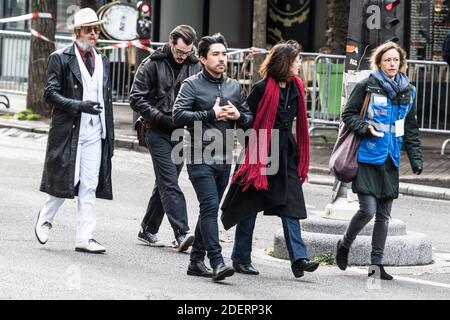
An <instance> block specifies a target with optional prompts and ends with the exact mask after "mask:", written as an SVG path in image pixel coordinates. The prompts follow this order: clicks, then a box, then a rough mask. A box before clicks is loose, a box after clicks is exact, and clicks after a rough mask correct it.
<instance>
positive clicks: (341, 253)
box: [336, 240, 350, 270]
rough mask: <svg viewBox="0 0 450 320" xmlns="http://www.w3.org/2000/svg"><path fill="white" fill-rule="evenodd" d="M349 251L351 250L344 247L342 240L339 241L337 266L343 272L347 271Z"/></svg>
mask: <svg viewBox="0 0 450 320" xmlns="http://www.w3.org/2000/svg"><path fill="white" fill-rule="evenodd" d="M349 251H350V250H349V249H347V248H345V247H344V246H343V245H342V240H339V241H338V243H337V248H336V264H337V265H338V267H339V269H341V270H345V269H347V265H348V252H349Z"/></svg>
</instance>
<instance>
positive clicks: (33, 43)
mask: <svg viewBox="0 0 450 320" xmlns="http://www.w3.org/2000/svg"><path fill="white" fill-rule="evenodd" d="M31 12H49V13H51V14H52V15H53V17H54V18H55V19H33V20H31V28H32V29H34V30H36V31H37V32H39V33H41V34H43V35H44V36H45V37H47V38H49V39H55V31H56V1H53V0H32V1H31ZM53 51H55V44H54V43H51V42H47V41H44V40H41V39H38V38H36V37H33V36H32V37H31V40H30V59H29V66H28V92H27V108H30V109H31V110H33V112H34V113H37V114H39V115H41V116H43V117H46V118H48V117H49V116H50V109H49V107H48V106H47V104H46V103H45V102H44V97H43V91H44V79H45V70H46V68H47V59H48V57H49V55H50V54H51V53H52V52H53Z"/></svg>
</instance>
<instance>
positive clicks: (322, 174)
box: [309, 167, 450, 200]
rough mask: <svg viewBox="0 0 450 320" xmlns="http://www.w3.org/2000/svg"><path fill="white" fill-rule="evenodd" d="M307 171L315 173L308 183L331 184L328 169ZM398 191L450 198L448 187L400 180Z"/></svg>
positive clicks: (444, 198) (312, 168)
mask: <svg viewBox="0 0 450 320" xmlns="http://www.w3.org/2000/svg"><path fill="white" fill-rule="evenodd" d="M309 172H310V173H313V174H315V175H314V176H312V177H310V179H309V183H311V184H317V185H324V186H333V184H334V177H333V176H331V175H330V174H329V170H327V169H324V168H320V167H310V168H309ZM399 192H400V193H401V194H403V195H407V196H415V197H422V198H431V199H437V200H450V189H448V188H440V187H433V186H428V185H421V184H413V183H405V182H400V186H399Z"/></svg>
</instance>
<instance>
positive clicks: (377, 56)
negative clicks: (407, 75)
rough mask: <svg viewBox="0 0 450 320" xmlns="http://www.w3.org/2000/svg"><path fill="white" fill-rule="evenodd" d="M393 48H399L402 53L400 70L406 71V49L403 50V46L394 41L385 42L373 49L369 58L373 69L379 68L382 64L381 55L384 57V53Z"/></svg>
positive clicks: (398, 50)
mask: <svg viewBox="0 0 450 320" xmlns="http://www.w3.org/2000/svg"><path fill="white" fill-rule="evenodd" d="M391 49H395V50H397V52H398V53H399V55H400V66H399V69H398V71H400V72H406V69H407V68H408V65H407V63H406V51H405V50H403V48H402V47H400V46H399V45H398V44H396V43H395V42H392V41H388V42H385V43H383V44H381V45H379V46H378V47H376V48H375V49H373V50H372V54H371V56H370V58H369V61H370V67H371V68H372V69H373V70H376V69H378V68H379V65H380V64H381V57H383V55H384V54H385V53H386V52H388V51H389V50H391Z"/></svg>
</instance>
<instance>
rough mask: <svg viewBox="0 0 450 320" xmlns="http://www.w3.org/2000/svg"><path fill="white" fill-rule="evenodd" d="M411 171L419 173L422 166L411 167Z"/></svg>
mask: <svg viewBox="0 0 450 320" xmlns="http://www.w3.org/2000/svg"><path fill="white" fill-rule="evenodd" d="M412 171H413V172H414V173H415V174H417V175H419V174H421V173H422V167H414V168H413V169H412Z"/></svg>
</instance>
